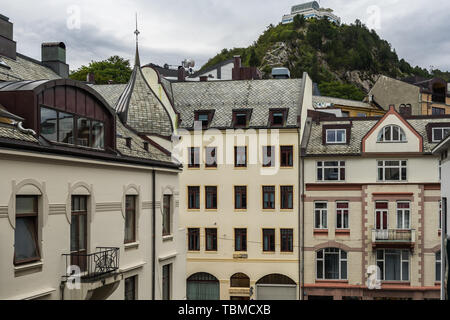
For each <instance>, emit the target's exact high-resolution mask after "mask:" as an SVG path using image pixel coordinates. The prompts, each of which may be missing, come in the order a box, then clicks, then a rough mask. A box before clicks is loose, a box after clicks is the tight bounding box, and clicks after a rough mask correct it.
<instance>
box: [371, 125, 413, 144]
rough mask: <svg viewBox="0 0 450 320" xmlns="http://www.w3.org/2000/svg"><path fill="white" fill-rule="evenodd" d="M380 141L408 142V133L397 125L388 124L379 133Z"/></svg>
mask: <svg viewBox="0 0 450 320" xmlns="http://www.w3.org/2000/svg"><path fill="white" fill-rule="evenodd" d="M378 142H406V135H405V132H404V131H403V129H402V128H400V127H399V126H397V125H393V124H392V125H388V126H385V127H384V128H383V129H381V131H380V133H379V134H378Z"/></svg>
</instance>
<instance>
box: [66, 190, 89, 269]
mask: <svg viewBox="0 0 450 320" xmlns="http://www.w3.org/2000/svg"><path fill="white" fill-rule="evenodd" d="M71 221H72V222H71V226H70V254H71V264H72V265H76V266H79V267H80V269H81V272H84V271H86V267H87V266H86V264H87V263H86V260H87V196H72V220H71Z"/></svg>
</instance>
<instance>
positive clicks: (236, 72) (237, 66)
mask: <svg viewBox="0 0 450 320" xmlns="http://www.w3.org/2000/svg"><path fill="white" fill-rule="evenodd" d="M241 66H242V65H241V56H234V67H233V71H232V79H233V80H241Z"/></svg>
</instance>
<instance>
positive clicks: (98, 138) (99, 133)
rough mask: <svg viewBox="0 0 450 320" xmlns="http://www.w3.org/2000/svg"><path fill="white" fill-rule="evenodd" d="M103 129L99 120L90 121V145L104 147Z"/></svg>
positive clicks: (98, 147) (97, 147)
mask: <svg viewBox="0 0 450 320" xmlns="http://www.w3.org/2000/svg"><path fill="white" fill-rule="evenodd" d="M104 141H105V129H104V125H103V123H102V122H100V121H92V129H91V147H92V148H96V149H104V148H105V145H104Z"/></svg>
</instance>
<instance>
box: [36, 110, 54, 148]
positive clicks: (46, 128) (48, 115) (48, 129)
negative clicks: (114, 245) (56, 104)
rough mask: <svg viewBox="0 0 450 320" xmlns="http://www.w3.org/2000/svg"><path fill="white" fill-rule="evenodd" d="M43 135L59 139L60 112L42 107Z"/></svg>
mask: <svg viewBox="0 0 450 320" xmlns="http://www.w3.org/2000/svg"><path fill="white" fill-rule="evenodd" d="M40 129H41V136H43V137H44V138H45V139H47V140H49V141H58V113H57V112H56V110H52V109H48V108H42V107H41V128H40Z"/></svg>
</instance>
